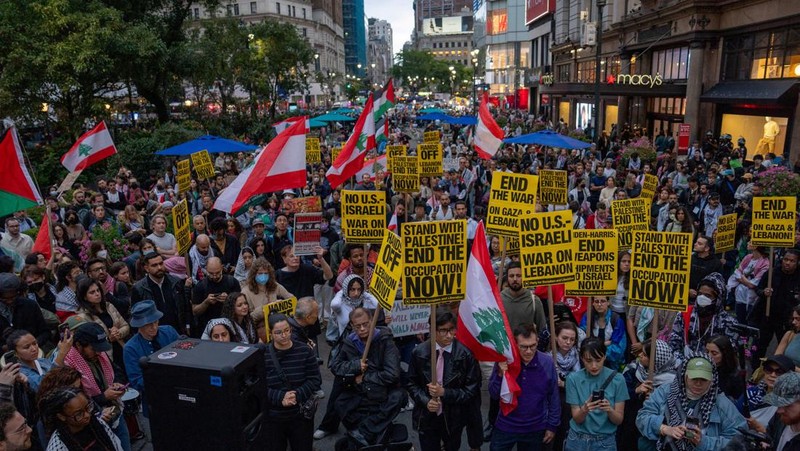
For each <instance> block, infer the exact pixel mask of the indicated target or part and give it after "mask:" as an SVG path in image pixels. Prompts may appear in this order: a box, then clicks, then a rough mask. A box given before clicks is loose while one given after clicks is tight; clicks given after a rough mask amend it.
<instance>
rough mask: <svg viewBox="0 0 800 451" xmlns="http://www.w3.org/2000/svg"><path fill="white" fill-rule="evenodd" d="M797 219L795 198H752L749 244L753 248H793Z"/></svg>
mask: <svg viewBox="0 0 800 451" xmlns="http://www.w3.org/2000/svg"><path fill="white" fill-rule="evenodd" d="M796 217H797V198H796V197H791V196H786V197H756V198H753V225H752V226H750V242H751V243H753V245H754V246H775V247H792V246H794V227H795V218H796Z"/></svg>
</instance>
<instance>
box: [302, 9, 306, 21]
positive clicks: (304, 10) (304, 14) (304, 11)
mask: <svg viewBox="0 0 800 451" xmlns="http://www.w3.org/2000/svg"><path fill="white" fill-rule="evenodd" d="M305 18H306V9H305V8H303V19H305Z"/></svg>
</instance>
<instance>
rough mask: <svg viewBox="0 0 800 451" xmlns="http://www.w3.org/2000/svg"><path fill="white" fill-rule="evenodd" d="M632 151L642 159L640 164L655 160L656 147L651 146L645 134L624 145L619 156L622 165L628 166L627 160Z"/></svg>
mask: <svg viewBox="0 0 800 451" xmlns="http://www.w3.org/2000/svg"><path fill="white" fill-rule="evenodd" d="M634 152H636V153H638V154H639V159H640V160H642V164H644V163H650V164H652V163H654V162H655V161H656V157H657V154H656V148H655V147H653V144H652V143H651V142H650V140H649V139H647V137H646V136H645V137H641V138H638V139H635V140H633V141H631V142H630V143H628V145H627V146H625V147H624V149H623V152H622V158H621V166H622V167H625V168H627V167H628V160H630V158H631V154H632V153H634Z"/></svg>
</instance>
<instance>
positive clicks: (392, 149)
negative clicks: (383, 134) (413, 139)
mask: <svg viewBox="0 0 800 451" xmlns="http://www.w3.org/2000/svg"><path fill="white" fill-rule="evenodd" d="M407 150H408V147H406V146H404V145H390V146H386V170H387V171H388V172H393V171H392V164H393V161H394V158H395V157H404V156H406V154H407V153H408V152H407Z"/></svg>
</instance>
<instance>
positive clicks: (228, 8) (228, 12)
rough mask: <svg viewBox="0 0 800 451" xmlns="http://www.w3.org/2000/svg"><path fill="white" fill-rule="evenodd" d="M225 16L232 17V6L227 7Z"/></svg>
mask: <svg viewBox="0 0 800 451" xmlns="http://www.w3.org/2000/svg"><path fill="white" fill-rule="evenodd" d="M225 14H226V15H228V16H232V15H233V5H228V7H227V9H226V11H225Z"/></svg>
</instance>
